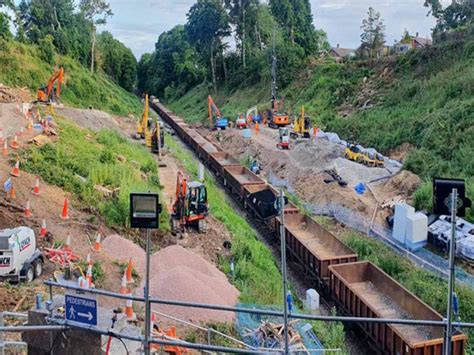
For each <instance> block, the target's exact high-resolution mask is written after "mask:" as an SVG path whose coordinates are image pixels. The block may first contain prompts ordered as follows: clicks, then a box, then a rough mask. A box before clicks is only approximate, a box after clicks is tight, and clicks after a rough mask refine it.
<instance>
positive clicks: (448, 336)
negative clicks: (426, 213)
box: [444, 189, 458, 355]
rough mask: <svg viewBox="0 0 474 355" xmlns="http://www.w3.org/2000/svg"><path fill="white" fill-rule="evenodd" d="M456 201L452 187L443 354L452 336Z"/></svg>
mask: <svg viewBox="0 0 474 355" xmlns="http://www.w3.org/2000/svg"><path fill="white" fill-rule="evenodd" d="M457 202H458V190H457V189H453V190H452V192H451V203H450V209H451V240H450V244H449V280H448V314H447V318H448V324H447V326H446V338H445V341H444V354H445V355H451V347H452V345H451V338H452V335H453V334H452V333H453V329H452V318H453V292H454V281H455V274H454V254H455V252H456V213H457Z"/></svg>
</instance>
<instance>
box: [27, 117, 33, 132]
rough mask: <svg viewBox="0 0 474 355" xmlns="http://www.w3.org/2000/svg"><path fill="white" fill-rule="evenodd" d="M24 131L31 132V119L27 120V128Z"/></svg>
mask: <svg viewBox="0 0 474 355" xmlns="http://www.w3.org/2000/svg"><path fill="white" fill-rule="evenodd" d="M26 129H27V130H28V132H32V131H33V121H32V120H31V119H29V120H28V126H26Z"/></svg>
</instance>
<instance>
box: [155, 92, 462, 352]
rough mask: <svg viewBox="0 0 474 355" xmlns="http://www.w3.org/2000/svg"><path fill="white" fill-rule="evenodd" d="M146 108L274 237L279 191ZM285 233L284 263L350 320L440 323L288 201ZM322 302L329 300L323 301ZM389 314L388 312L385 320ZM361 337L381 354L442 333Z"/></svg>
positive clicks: (369, 328) (435, 341) (436, 347)
mask: <svg viewBox="0 0 474 355" xmlns="http://www.w3.org/2000/svg"><path fill="white" fill-rule="evenodd" d="M151 106H152V108H153V109H154V110H155V111H156V112H157V113H158V114H159V115H160V117H161V118H162V119H163V120H164V121H165V122H166V123H167V124H168V125H170V126H171V128H173V130H174V131H175V132H176V134H177V135H178V136H179V138H181V139H182V140H183V141H184V142H185V143H186V144H188V145H189V146H190V147H191V148H192V150H193V151H194V152H195V153H196V155H197V156H198V158H199V159H200V160H202V161H203V163H205V164H206V165H207V166H208V168H209V169H210V170H211V171H212V172H213V173H214V174H215V176H216V178H217V180H219V181H220V182H221V183H222V185H223V186H224V188H226V189H227V190H228V192H229V193H230V194H231V195H232V196H233V197H234V200H235V201H236V203H237V204H239V205H240V206H241V207H242V208H243V209H244V210H245V211H246V212H247V215H248V216H250V217H251V220H253V222H254V223H252V224H254V225H255V224H256V225H258V230H259V231H260V233H262V235H264V236H265V239H268V241H269V243H272V242H276V241H278V240H279V238H280V235H279V226H280V220H279V218H278V217H277V214H278V213H277V212H278V211H276V209H275V207H274V202H275V200H276V198H277V195H278V194H277V192H276V190H275V189H273V187H272V186H271V185H269V184H268V183H267V182H266V181H264V180H263V179H261V178H260V177H259V176H257V175H255V174H253V173H252V172H251V171H250V170H248V169H247V168H246V167H244V166H241V165H240V164H239V163H238V162H237V161H236V160H235V159H234V158H233V157H231V156H230V155H228V154H226V153H224V152H222V151H221V149H220V148H219V147H217V146H215V145H214V144H212V143H211V142H209V141H208V140H207V139H205V138H204V137H202V136H201V135H200V134H199V133H198V132H197V131H196V130H194V129H193V128H192V127H191V126H189V125H187V124H186V123H185V122H184V120H183V119H181V118H180V117H178V116H176V115H174V114H173V113H172V112H171V111H169V110H168V109H166V107H164V106H163V105H161V104H160V103H158V102H156V101H153V100H152V103H151ZM284 213H285V220H284V223H283V224H284V230H285V238H286V245H287V248H288V250H287V251H288V255H289V257H290V262H293V263H294V264H296V265H298V266H299V267H300V268H301V269H302V270H304V275H305V277H307V278H309V280H313V282H314V284H313V288H316V289H317V290H318V291H319V292H320V293H322V294H323V295H324V296H325V297H327V298H328V299H329V302H331V303H332V302H334V304H336V305H337V306H338V307H337V308H338V310H339V312H341V313H343V314H348V315H351V316H356V317H371V318H397V317H400V318H406V319H431V320H440V321H441V320H442V319H443V317H442V316H441V315H440V314H438V313H437V312H436V311H434V310H433V309H432V308H431V307H429V306H428V305H427V304H425V303H423V302H422V301H421V300H420V299H418V298H417V297H416V296H415V295H414V294H412V293H411V292H410V291H408V290H407V289H405V288H404V287H403V286H402V285H401V284H399V283H398V282H397V281H395V280H394V279H392V278H391V277H390V276H389V275H387V274H386V273H385V272H383V271H382V270H381V269H379V268H378V267H377V266H375V265H374V264H372V263H370V262H357V254H356V253H355V252H354V251H352V250H351V249H349V248H348V247H346V246H345V245H343V244H342V243H341V242H340V241H339V240H338V239H337V238H336V237H335V236H334V235H332V233H330V232H329V231H327V230H326V229H325V228H324V227H322V226H321V225H319V224H318V223H317V222H316V221H315V220H314V219H312V218H310V217H308V216H305V215H304V213H303V212H301V211H299V210H298V208H297V207H296V206H295V205H294V204H292V203H291V202H289V201H286V204H285V207H284ZM326 304H327V305H328V303H326ZM387 315H392V316H391V317H387ZM358 325H359V327H360V328H361V330H362V331H363V332H364V334H365V336H366V341H367V343H368V344H370V345H371V346H372V347H373V348H374V350H375V351H376V352H377V353H381V354H396V355H401V354H410V355H412V354H413V355H418V354H433V355H434V354H441V353H442V349H443V330H442V329H441V328H435V327H428V326H422V327H421V326H420V327H412V328H410V329H408V328H407V327H405V328H404V326H396V325H393V324H382V323H379V324H372V323H370V324H367V323H365V324H358ZM466 342H467V337H466V335H464V334H462V333H460V332H459V333H457V334H456V335H455V336H454V337H453V354H454V355H458V354H464V352H465V349H466Z"/></svg>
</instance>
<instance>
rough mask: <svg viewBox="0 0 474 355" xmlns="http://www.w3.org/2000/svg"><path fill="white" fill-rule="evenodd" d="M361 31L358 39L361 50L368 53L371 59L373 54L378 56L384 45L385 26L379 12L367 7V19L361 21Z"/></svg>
mask: <svg viewBox="0 0 474 355" xmlns="http://www.w3.org/2000/svg"><path fill="white" fill-rule="evenodd" d="M361 29H362V30H363V32H362V34H361V36H360V38H361V41H362V45H361V49H362V50H363V51H364V50H365V51H366V52H367V53H368V56H369V57H370V58H372V57H373V56H374V54H376V55H378V54H379V53H380V49H381V48H382V47H383V45H384V44H385V25H384V23H383V20H382V18H381V16H380V12H377V11H375V10H374V9H373V8H372V7H369V10H368V12H367V18H366V19H364V20H363V21H362V26H361Z"/></svg>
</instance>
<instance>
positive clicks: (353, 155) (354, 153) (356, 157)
mask: <svg viewBox="0 0 474 355" xmlns="http://www.w3.org/2000/svg"><path fill="white" fill-rule="evenodd" d="M344 158H346V159H349V160H352V161H355V162H358V163H360V162H361V160H362V151H361V150H360V148H359V147H357V146H356V145H355V144H348V145H347V147H346V149H345V150H344Z"/></svg>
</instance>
